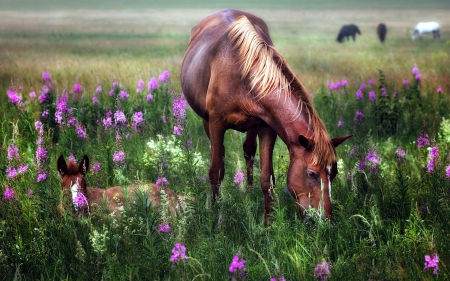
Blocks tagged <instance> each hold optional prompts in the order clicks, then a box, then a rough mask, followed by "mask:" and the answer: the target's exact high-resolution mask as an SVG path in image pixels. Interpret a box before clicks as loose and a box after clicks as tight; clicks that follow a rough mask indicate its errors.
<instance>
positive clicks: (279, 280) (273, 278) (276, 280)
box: [270, 276, 286, 281]
mask: <svg viewBox="0 0 450 281" xmlns="http://www.w3.org/2000/svg"><path fill="white" fill-rule="evenodd" d="M270 281H286V278H284V276H281V277H280V279H277V278H275V277H272V278H270Z"/></svg>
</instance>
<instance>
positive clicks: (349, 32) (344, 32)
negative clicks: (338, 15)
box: [336, 24, 361, 43]
mask: <svg viewBox="0 0 450 281" xmlns="http://www.w3.org/2000/svg"><path fill="white" fill-rule="evenodd" d="M356 33H358V34H359V35H361V31H359V28H358V27H357V26H356V25H354V24H347V25H344V26H342V27H341V30H340V31H339V34H338V37H337V39H336V41H338V42H339V43H342V42H344V37H345V38H346V39H347V40H350V38H349V37H350V36H351V37H352V38H353V41H355V36H356Z"/></svg>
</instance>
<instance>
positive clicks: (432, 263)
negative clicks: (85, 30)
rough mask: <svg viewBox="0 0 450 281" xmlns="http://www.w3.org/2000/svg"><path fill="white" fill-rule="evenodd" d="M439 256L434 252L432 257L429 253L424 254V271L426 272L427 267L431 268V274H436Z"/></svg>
mask: <svg viewBox="0 0 450 281" xmlns="http://www.w3.org/2000/svg"><path fill="white" fill-rule="evenodd" d="M438 262H439V257H438V254H434V256H433V258H431V257H430V256H429V255H425V263H424V265H423V269H424V270H425V272H428V268H433V274H435V275H437V274H438V270H439V265H438Z"/></svg>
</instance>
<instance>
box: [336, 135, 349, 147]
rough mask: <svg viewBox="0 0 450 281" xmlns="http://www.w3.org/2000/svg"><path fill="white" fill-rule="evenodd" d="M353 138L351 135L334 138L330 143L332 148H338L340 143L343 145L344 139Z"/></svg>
mask: <svg viewBox="0 0 450 281" xmlns="http://www.w3.org/2000/svg"><path fill="white" fill-rule="evenodd" d="M351 137H353V135H348V136H342V137H336V138H333V139H331V141H332V142H333V146H334V147H338V146H339V145H340V144H341V143H343V142H344V141H345V140H346V139H348V138H351Z"/></svg>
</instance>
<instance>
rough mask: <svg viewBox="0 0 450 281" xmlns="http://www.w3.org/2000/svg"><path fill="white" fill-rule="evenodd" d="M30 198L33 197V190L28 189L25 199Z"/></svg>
mask: <svg viewBox="0 0 450 281" xmlns="http://www.w3.org/2000/svg"><path fill="white" fill-rule="evenodd" d="M31 196H33V190H32V189H28V193H27V197H28V198H31Z"/></svg>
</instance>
